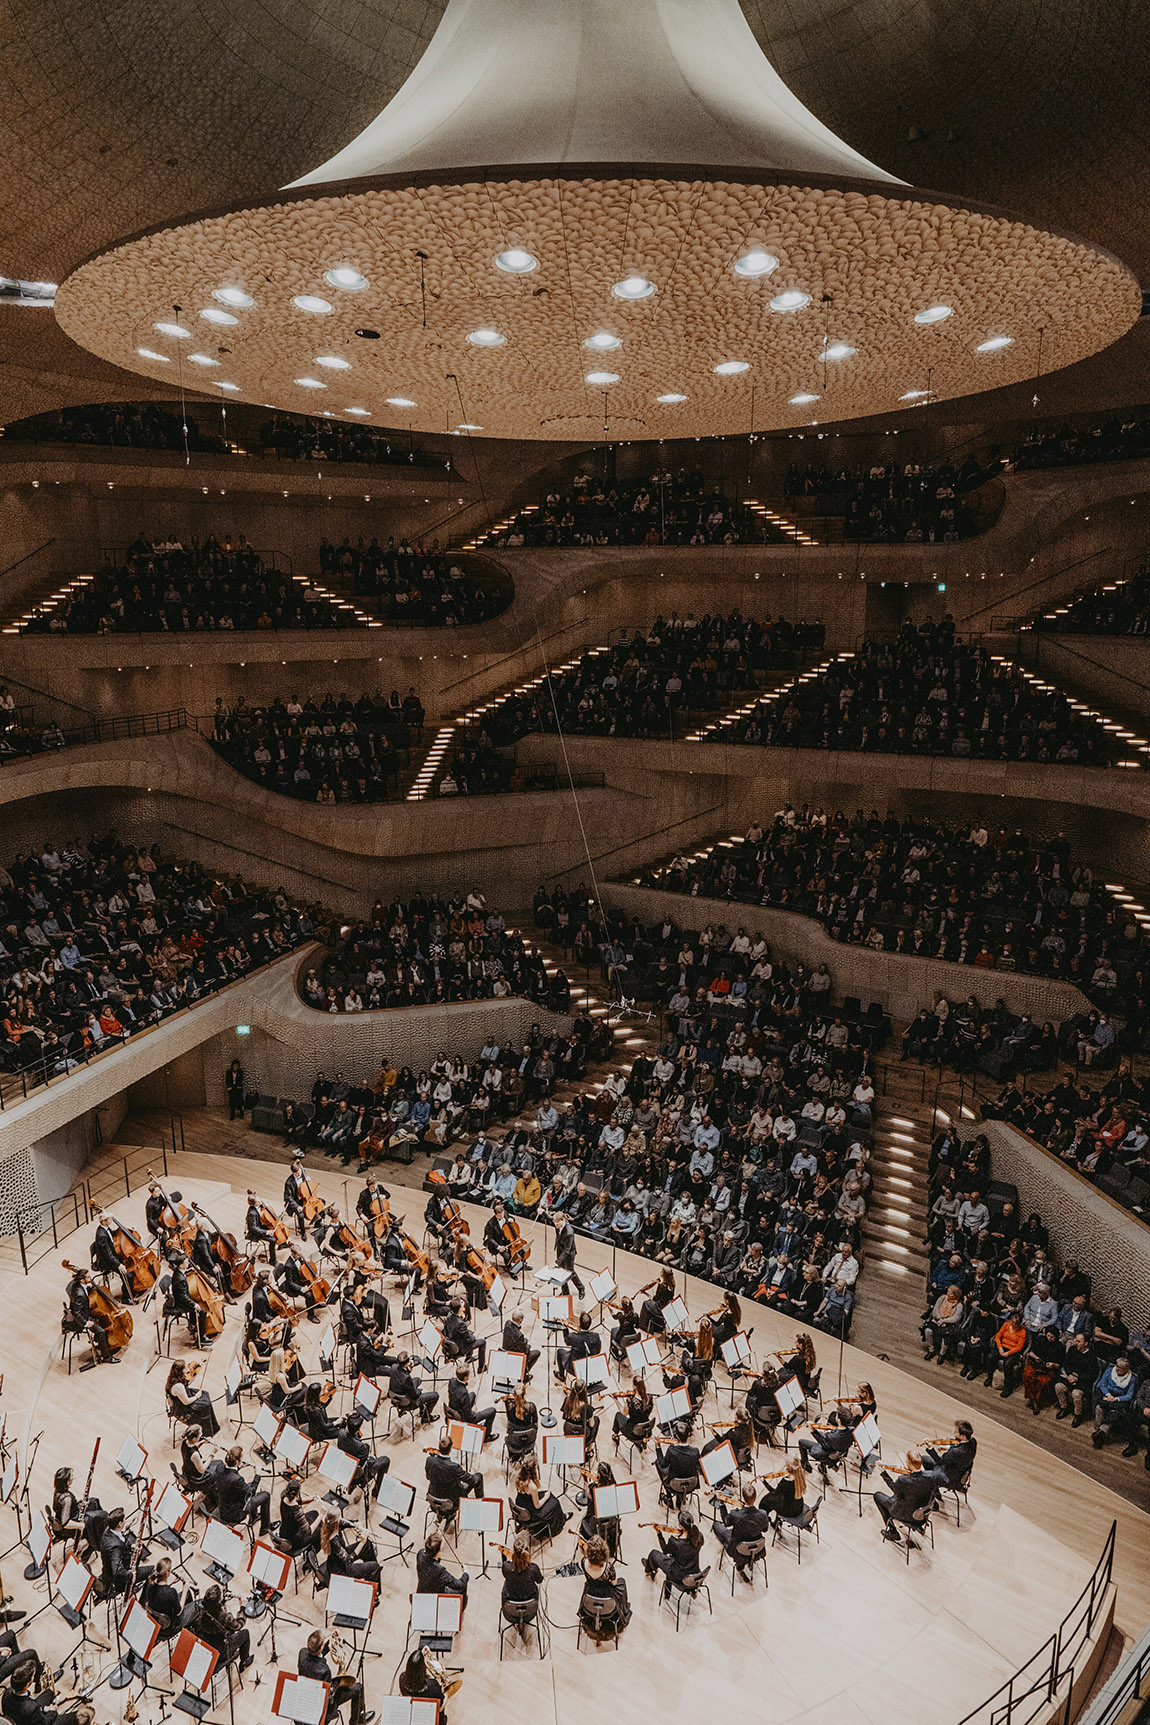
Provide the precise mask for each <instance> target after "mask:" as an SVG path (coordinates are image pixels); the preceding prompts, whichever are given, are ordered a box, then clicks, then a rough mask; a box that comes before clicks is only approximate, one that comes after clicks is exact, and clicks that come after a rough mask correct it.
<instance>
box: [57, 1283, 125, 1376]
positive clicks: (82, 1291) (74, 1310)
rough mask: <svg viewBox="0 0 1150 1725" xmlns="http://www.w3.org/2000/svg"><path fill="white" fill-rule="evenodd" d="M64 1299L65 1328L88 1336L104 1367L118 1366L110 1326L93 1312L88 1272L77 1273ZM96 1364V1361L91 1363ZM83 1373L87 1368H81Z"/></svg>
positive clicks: (79, 1334) (97, 1357)
mask: <svg viewBox="0 0 1150 1725" xmlns="http://www.w3.org/2000/svg"><path fill="white" fill-rule="evenodd" d="M64 1298H65V1300H66V1302H67V1306H68V1314H67V1317H66V1318H65V1320H64V1324H65V1327H66V1328H67V1329H69V1330H71V1331H73V1332H74V1333H75V1334H76V1335H78V1336H83V1335H86V1336H88V1337H89V1339H90V1340H91V1343H92V1347H93V1349H94V1351H95V1354H96V1360H97V1361H99V1363H100V1364H101V1365H104V1366H109V1365H111V1366H118V1365H119V1363H120V1362H119V1360H118V1359H117V1357H116V1349H115V1348H113V1347H112V1345H111V1343H110V1342H109V1340H108V1326H107V1325H106V1324H105V1322H104V1320H103V1318H101V1317H99V1316H98V1315H97V1314H96V1313H95V1312H94V1311H93V1310H92V1306H91V1302H90V1299H89V1282H88V1272H87V1270H84V1269H79V1270H77V1271H76V1273H75V1274H74V1276H73V1277H72V1280H71V1281H70V1282H69V1283H68V1287H67V1289H66V1291H65V1295H64ZM90 1363H91V1364H94V1363H95V1361H93V1362H90ZM80 1369H81V1371H84V1370H86V1369H87V1367H83V1366H82V1367H81V1368H80Z"/></svg>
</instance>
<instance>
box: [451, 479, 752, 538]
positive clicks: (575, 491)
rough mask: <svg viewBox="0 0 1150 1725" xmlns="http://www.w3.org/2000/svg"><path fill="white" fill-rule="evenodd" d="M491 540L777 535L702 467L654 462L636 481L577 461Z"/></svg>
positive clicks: (492, 536)
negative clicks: (563, 484)
mask: <svg viewBox="0 0 1150 1725" xmlns="http://www.w3.org/2000/svg"><path fill="white" fill-rule="evenodd" d="M482 537H483V538H484V539H485V540H486V541H487V542H488V543H490V544H498V545H506V546H511V547H515V546H520V545H547V546H564V545H581V546H590V545H603V546H606V545H743V544H752V543H761V542H762V541H763V540H764V539H765V538H768V537H769V538H771V539H779V538H781V535H780V534H778V533H777V532H775V531H774V530H773V529H770V527H769V524H768V523H766V522H763V521H760V520H758V519H757V517H755V516H754V515H752V514H751V513H750V512H749V511H748V510H746V509H744V508H743V507H742V506H741V505H740V504H739V503H737V502H735V501H734V500H733V499H732V498H731V496H730V495H728V490H727V488H726V487H725V486H722V485H714V484H709V483H708V481H707V477H706V475H705V474H704V472H703V470H702V468H699V467H695V468H693V469H691V470H690V471H689V472H688V470H687V469H686V468H685V467H680V468H679V470H678V471H677V472H676V473H672V472H671V471H670V469H669V468H660V469H657V470H656V471H655V472H654V473H652V474H650V475H649V476H648V477H647V478H645V479H642V480H639V481H638V482H630V483H628V482H619V481H616V480H615V479H612V478H607V477H605V476H604V475H603V474H592V472H591V471H590V468H589V467H587V466H583V467H580V468H579V469H578V471H577V472H576V473H575V475H574V477H573V478H572V480H571V482H570V486H569V488H567V489H563V490H560V489H559V487H558V486H552V488H551V489H550V490H549V491H547V492H545V493H544V494H543V496H542V497H541V499H540V501H539V502H538V503H537V504H531V505H530V506H529V507H527V508H525V509H521V510H520V511H518V513H517V514H516V515H514V516H513V517H512V519H511V520H510V521H508V522H506V523H504V524H503V525H501V526H500V527H499V528H498V529H495V530H492V531H490V532H489V533H487V534H485V535H483V536H482Z"/></svg>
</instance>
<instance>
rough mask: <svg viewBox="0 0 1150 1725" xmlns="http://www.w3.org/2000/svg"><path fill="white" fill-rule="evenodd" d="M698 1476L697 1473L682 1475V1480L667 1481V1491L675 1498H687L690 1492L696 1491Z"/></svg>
mask: <svg viewBox="0 0 1150 1725" xmlns="http://www.w3.org/2000/svg"><path fill="white" fill-rule="evenodd" d="M698 1489H699V1476H698V1474H697V1473H692V1474H687V1475H684V1477H683V1478H682V1479H674V1478H671V1479H669V1480H668V1481H667V1490H668V1491H670V1492H674V1493H675V1494H676V1495H677V1496H678V1495H681V1496H683V1497H689V1496H690V1494H691V1492H693V1491H698Z"/></svg>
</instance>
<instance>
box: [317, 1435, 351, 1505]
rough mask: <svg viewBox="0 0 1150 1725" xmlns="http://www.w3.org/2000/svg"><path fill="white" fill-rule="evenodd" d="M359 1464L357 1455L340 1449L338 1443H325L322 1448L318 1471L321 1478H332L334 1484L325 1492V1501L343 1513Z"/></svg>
mask: <svg viewBox="0 0 1150 1725" xmlns="http://www.w3.org/2000/svg"><path fill="white" fill-rule="evenodd" d="M358 1466H359V1463H358V1462H357V1461H356V1459H355V1457H354V1456H353V1455H348V1453H347V1451H346V1450H342V1449H340V1447H339V1445H338V1443H335V1442H331V1443H325V1444H324V1445H323V1448H322V1449H321V1450H320V1457H319V1461H318V1462H317V1463H316V1472H317V1473H318V1474H319V1475H320V1477H321V1478H323V1479H326V1480H330V1481H331V1485H332V1489H331V1491H325V1492H324V1494H323V1501H324V1502H325V1503H330V1504H332V1505H334V1507H335V1508H336V1509H338V1510H339V1511H340V1512H341V1513H342V1511H343V1510H345V1509H346V1508H347V1496H346V1494H347V1493H348V1492H349V1491H350V1490H351V1482H352V1480H353V1479H354V1478H355V1470H356V1468H357V1467H358Z"/></svg>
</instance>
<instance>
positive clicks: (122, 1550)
mask: <svg viewBox="0 0 1150 1725" xmlns="http://www.w3.org/2000/svg"><path fill="white" fill-rule="evenodd" d="M134 1537H135V1536H134V1535H133V1534H131V1533H125V1531H124V1512H123V1510H122V1509H113V1510H109V1512H108V1514H107V1515H106V1516H105V1518H104V1531H103V1533H102V1534H101V1535H100V1579H99V1581H98V1582H97V1583H96V1594H97V1596H98V1597H99V1598H100V1599H113V1598H115V1596H116V1595H117V1594H118V1593H127V1591H128V1589H129V1587H130V1586H131V1585H132V1577H133V1574H136V1575H138V1577H139V1578H140V1579H141V1580H142V1579H143V1578H144V1577H145V1576H148V1575H150V1574H151V1573H152V1566H151V1565H150V1564H143V1565H141V1566H140V1568H139V1569H138V1570H137V1569H136V1568H135V1561H134V1558H133V1555H132V1546H133V1544H134Z"/></svg>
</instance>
